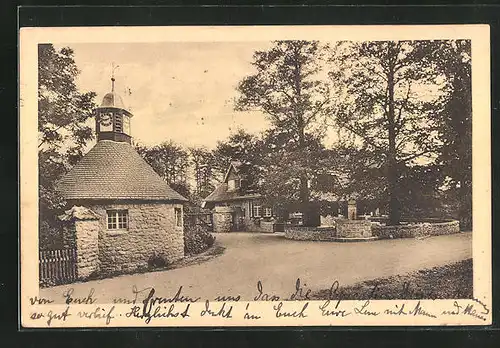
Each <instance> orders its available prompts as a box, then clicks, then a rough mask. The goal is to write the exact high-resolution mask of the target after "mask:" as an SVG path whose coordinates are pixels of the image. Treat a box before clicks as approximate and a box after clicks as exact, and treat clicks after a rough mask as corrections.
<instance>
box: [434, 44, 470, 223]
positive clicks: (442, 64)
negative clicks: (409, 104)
mask: <svg viewBox="0 0 500 348" xmlns="http://www.w3.org/2000/svg"><path fill="white" fill-rule="evenodd" d="M436 59H437V61H438V62H439V65H438V67H439V68H440V70H441V71H442V73H443V74H444V75H445V76H446V83H445V85H444V86H443V89H442V90H443V92H444V94H443V96H442V98H441V103H442V104H443V106H444V107H443V110H442V113H441V114H440V115H439V118H440V120H441V129H440V132H439V136H440V140H441V141H442V143H443V146H442V149H441V152H440V156H439V158H438V162H439V163H440V164H441V165H442V166H443V174H444V175H445V176H446V177H447V185H448V186H449V187H450V189H451V191H452V192H454V193H456V195H457V196H458V200H459V218H460V222H461V225H462V228H464V229H470V228H472V81H471V42H470V40H453V41H446V42H444V43H443V44H442V45H441V49H440V50H439V51H436Z"/></svg>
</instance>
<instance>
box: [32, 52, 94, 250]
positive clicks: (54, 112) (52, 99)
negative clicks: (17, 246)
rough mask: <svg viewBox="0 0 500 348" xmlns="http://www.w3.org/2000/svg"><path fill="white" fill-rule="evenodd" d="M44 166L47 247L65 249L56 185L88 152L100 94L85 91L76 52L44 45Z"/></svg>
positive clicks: (41, 89)
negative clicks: (91, 121)
mask: <svg viewBox="0 0 500 348" xmlns="http://www.w3.org/2000/svg"><path fill="white" fill-rule="evenodd" d="M38 62H39V67H38V164H39V201H40V202H39V206H40V209H39V214H40V218H39V223H40V228H39V231H40V239H39V240H40V246H41V248H42V249H43V248H54V247H59V246H60V245H59V244H60V243H59V242H58V238H57V236H58V234H59V229H58V221H57V218H56V217H57V215H58V214H59V213H61V211H62V209H63V208H64V204H65V202H64V201H63V200H62V199H61V197H59V196H58V194H57V192H56V191H55V189H54V185H55V183H56V181H57V180H58V179H59V178H60V177H61V176H62V175H63V174H64V173H66V171H67V169H68V168H69V167H70V166H71V165H73V164H75V163H76V162H77V161H78V160H79V159H80V158H81V157H82V155H83V152H84V150H85V147H86V145H87V143H88V142H89V141H90V140H92V139H93V137H94V135H93V132H92V127H91V126H90V125H89V123H88V121H89V119H90V118H91V117H92V115H93V109H94V108H95V104H94V98H95V93H94V92H86V93H81V92H80V91H79V90H78V88H77V86H76V83H75V79H76V77H77V76H78V74H79V71H78V68H77V66H76V64H75V61H74V57H73V51H72V50H71V49H70V48H68V47H64V48H61V49H60V50H56V49H55V48H54V46H53V45H52V44H40V45H39V46H38Z"/></svg>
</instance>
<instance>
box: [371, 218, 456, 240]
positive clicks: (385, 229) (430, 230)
mask: <svg viewBox="0 0 500 348" xmlns="http://www.w3.org/2000/svg"><path fill="white" fill-rule="evenodd" d="M372 232H373V235H375V236H378V237H379V238H415V237H420V236H439V235H443V234H452V233H459V232H460V223H459V221H457V220H452V221H447V222H439V223H432V222H423V223H417V224H411V225H400V226H377V225H373V226H372Z"/></svg>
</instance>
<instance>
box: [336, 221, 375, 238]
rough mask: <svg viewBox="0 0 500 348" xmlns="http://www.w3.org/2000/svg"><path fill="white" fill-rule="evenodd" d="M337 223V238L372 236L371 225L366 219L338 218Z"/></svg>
mask: <svg viewBox="0 0 500 348" xmlns="http://www.w3.org/2000/svg"><path fill="white" fill-rule="evenodd" d="M336 224H337V237H338V238H369V237H372V226H371V223H370V221H366V220H347V219H339V220H337V221H336Z"/></svg>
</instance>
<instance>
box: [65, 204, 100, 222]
mask: <svg viewBox="0 0 500 348" xmlns="http://www.w3.org/2000/svg"><path fill="white" fill-rule="evenodd" d="M58 218H59V220H61V221H74V220H99V215H98V214H96V213H94V212H93V211H92V210H90V209H89V208H86V207H82V206H76V205H74V206H73V207H71V209H69V210H66V211H65V212H64V214H62V215H59V216H58Z"/></svg>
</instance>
